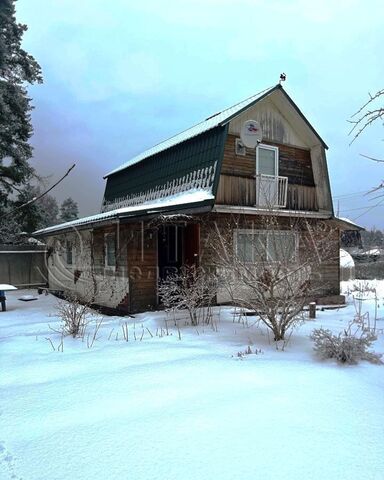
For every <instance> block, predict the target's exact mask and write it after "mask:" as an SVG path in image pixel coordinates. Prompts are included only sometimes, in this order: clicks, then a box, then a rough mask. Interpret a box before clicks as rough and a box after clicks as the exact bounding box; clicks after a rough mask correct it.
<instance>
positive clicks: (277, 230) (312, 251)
mask: <svg viewBox="0 0 384 480" xmlns="http://www.w3.org/2000/svg"><path fill="white" fill-rule="evenodd" d="M287 227H288V228H287ZM337 242H338V235H337V232H336V231H335V230H334V229H333V228H331V227H330V226H328V225H326V224H325V223H319V222H317V223H316V222H312V223H310V222H308V221H306V220H297V219H293V220H291V221H290V223H289V224H288V225H287V223H286V224H285V225H281V222H280V220H279V218H278V217H276V216H275V217H274V216H269V217H267V216H266V217H265V218H264V223H262V224H257V225H255V224H254V223H253V222H252V223H250V222H246V221H244V220H242V219H241V218H240V219H234V218H231V219H230V220H229V222H228V223H227V225H225V226H222V225H220V226H218V225H216V226H215V229H212V231H211V235H210V238H209V244H210V248H211V250H212V252H211V257H212V259H213V262H214V264H215V266H216V270H217V274H218V276H219V284H220V286H221V288H222V289H224V290H225V291H226V295H227V296H228V297H229V299H230V301H231V302H232V303H233V304H234V305H236V306H239V307H241V308H246V309H251V310H254V311H255V314H256V315H258V316H259V318H260V319H261V321H262V322H263V323H264V324H265V325H266V326H267V327H268V329H270V330H271V331H272V332H273V335H274V340H275V341H279V340H284V338H285V334H286V332H287V330H289V329H291V328H292V327H294V326H297V325H299V324H300V323H301V322H302V321H303V315H301V314H300V312H302V310H303V307H304V306H305V305H306V304H308V302H309V301H310V300H312V299H313V298H314V297H316V296H318V295H319V294H320V293H322V292H323V291H324V290H326V289H327V286H326V283H325V282H324V281H322V279H321V278H320V277H319V275H320V273H319V272H320V270H321V266H322V265H323V264H324V263H326V262H328V261H335V260H334V257H335V256H336V255H338V243H337Z"/></svg>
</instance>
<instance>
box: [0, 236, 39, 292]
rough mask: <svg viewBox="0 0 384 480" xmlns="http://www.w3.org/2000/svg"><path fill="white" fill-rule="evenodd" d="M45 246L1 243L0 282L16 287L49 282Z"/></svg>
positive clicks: (34, 285) (35, 285) (33, 285)
mask: <svg viewBox="0 0 384 480" xmlns="http://www.w3.org/2000/svg"><path fill="white" fill-rule="evenodd" d="M45 253H46V250H45V247H44V246H42V247H41V246H35V245H31V246H29V245H27V246H25V245H23V246H15V245H0V283H8V284H10V285H14V286H16V287H37V286H39V285H40V286H41V285H46V284H47V279H48V272H47V266H46V261H45Z"/></svg>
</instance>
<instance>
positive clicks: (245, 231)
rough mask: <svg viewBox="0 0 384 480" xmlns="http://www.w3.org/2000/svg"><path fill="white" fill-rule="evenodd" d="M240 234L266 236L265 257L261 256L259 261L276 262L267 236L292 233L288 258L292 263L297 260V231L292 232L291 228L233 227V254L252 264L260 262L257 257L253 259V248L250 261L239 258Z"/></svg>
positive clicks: (245, 262)
mask: <svg viewBox="0 0 384 480" xmlns="http://www.w3.org/2000/svg"><path fill="white" fill-rule="evenodd" d="M239 234H240V235H265V237H266V245H265V252H266V258H263V259H262V260H261V262H266V263H277V262H278V261H279V260H274V259H273V258H271V257H272V255H271V250H270V248H271V247H270V240H269V237H271V236H272V235H290V234H291V235H293V238H294V252H293V255H292V258H291V259H290V261H289V263H294V262H296V261H297V258H298V253H299V234H298V232H292V230H255V229H248V228H239V229H235V230H234V232H233V236H234V238H233V245H234V255H235V256H236V257H237V258H239V260H240V261H241V262H242V263H244V264H247V265H254V264H257V263H260V262H259V261H258V260H257V259H255V249H254V248H252V261H251V262H247V261H244V260H243V259H241V258H240V256H239V250H238V246H239V238H238V236H239Z"/></svg>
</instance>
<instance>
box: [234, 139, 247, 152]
mask: <svg viewBox="0 0 384 480" xmlns="http://www.w3.org/2000/svg"><path fill="white" fill-rule="evenodd" d="M235 153H236V155H241V156H242V157H245V155H246V154H247V149H246V148H245V146H244V144H243V142H242V141H241V140H240V138H236V140H235Z"/></svg>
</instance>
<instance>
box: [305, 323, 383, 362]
mask: <svg viewBox="0 0 384 480" xmlns="http://www.w3.org/2000/svg"><path fill="white" fill-rule="evenodd" d="M310 338H311V340H313V341H314V343H315V346H314V350H315V352H316V353H317V354H318V355H319V356H320V357H321V358H323V359H327V358H333V359H335V360H337V361H338V362H340V363H348V364H350V365H354V364H356V363H358V362H359V360H367V361H368V362H371V363H376V364H382V363H383V362H382V361H381V357H382V355H381V354H379V353H375V352H372V351H370V350H369V348H371V346H372V343H373V342H374V341H375V340H376V336H375V335H374V334H373V333H371V332H370V331H361V332H360V334H359V335H356V334H354V333H352V331H351V329H350V328H349V329H347V330H344V331H343V332H340V333H339V334H337V335H334V334H333V333H332V332H331V331H330V330H326V329H324V328H317V329H315V330H313V332H312V334H311V337H310Z"/></svg>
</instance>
